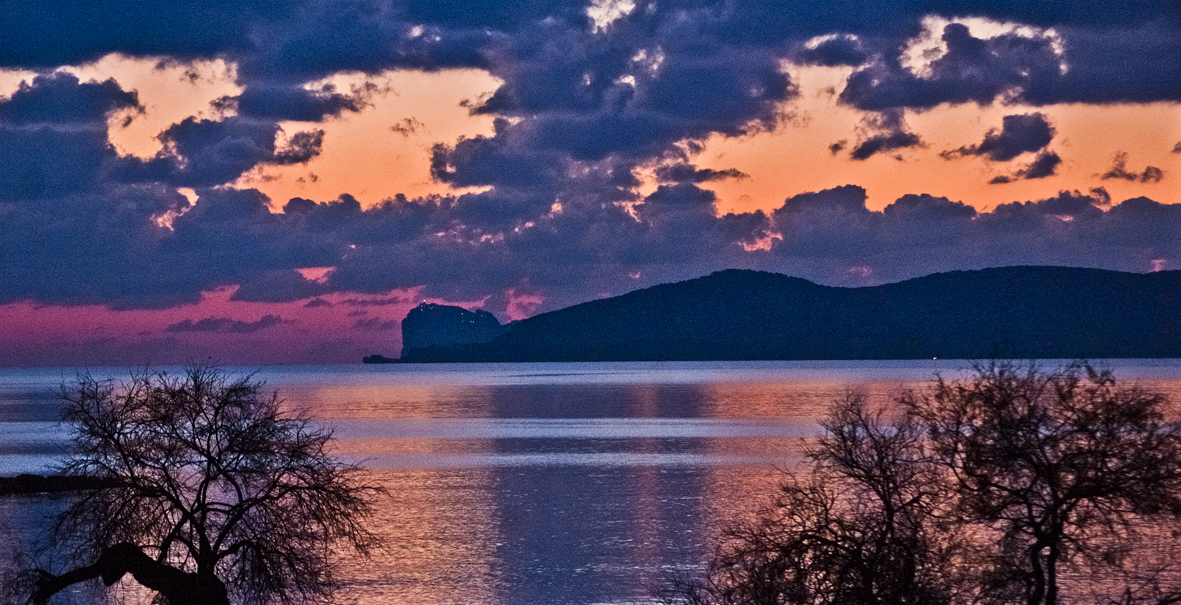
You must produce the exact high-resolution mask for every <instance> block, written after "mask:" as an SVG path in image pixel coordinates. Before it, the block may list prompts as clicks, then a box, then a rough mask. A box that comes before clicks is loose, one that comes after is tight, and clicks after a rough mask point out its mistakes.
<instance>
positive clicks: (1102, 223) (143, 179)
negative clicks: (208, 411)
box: [0, 0, 1181, 366]
mask: <svg viewBox="0 0 1181 605" xmlns="http://www.w3.org/2000/svg"><path fill="white" fill-rule="evenodd" d="M0 15H3V18H0V365H91V366H95V365H107V364H115V365H128V364H130V365H144V364H163V363H177V362H181V363H183V362H185V361H190V360H206V359H213V360H215V361H219V362H224V363H245V364H267V363H279V362H283V363H328V362H345V363H355V362H358V361H359V360H360V357H361V356H362V355H366V354H370V353H383V354H386V355H390V356H396V355H397V354H398V351H399V349H400V346H401V344H400V339H399V322H400V320H401V319H402V317H404V316H405V314H406V312H407V310H408V309H410V308H411V307H413V306H414V305H415V304H417V303H419V302H420V301H422V300H430V301H433V302H446V303H452V304H460V305H462V306H465V307H468V308H476V307H480V308H483V309H486V310H489V311H491V312H492V313H494V314H495V315H496V316H497V317H498V318H499V319H500V320H501V321H507V320H510V319H520V318H523V317H527V316H529V315H532V314H535V313H537V312H541V311H545V310H551V309H556V308H560V307H563V306H566V305H569V304H573V303H577V302H583V301H586V300H591V299H594V298H598V297H604V296H613V295H617V294H622V293H624V292H627V291H630V290H634V289H637V288H641V287H646V286H651V285H655V284H659V283H664V282H669V281H676V280H682V279H688V278H693V277H698V276H701V275H705V274H708V273H710V272H712V271H716V270H719V269H724V268H731V267H739V268H751V269H761V270H767V271H775V272H779V273H785V274H788V275H794V276H799V277H803V278H806V279H809V280H812V281H815V282H817V283H821V284H827V285H835V286H859V285H872V284H879V283H884V282H891V281H898V280H902V279H907V278H911V277H917V276H921V275H926V274H929V273H933V272H938V271H949V270H957V269H977V268H984V267H994V266H1006V265H1031V264H1033V265H1067V266H1080V267H1098V268H1105V269H1116V270H1121V271H1135V272H1147V271H1159V270H1176V269H1181V204H1179V203H1181V2H1177V0H1156V1H1147V2H1131V1H1128V2H1123V1H1120V2H1109V1H1100V0H1039V1H1036V2H1031V1H1028V0H1013V1H1001V2H996V1H988V2H985V1H979V0H959V1H956V0H928V1H922V2H906V1H901V0H882V1H877V2H854V1H851V0H837V1H832V2H812V1H805V0H783V1H780V2H766V1H760V0H654V1H646V0H589V1H588V0H578V1H569V2H558V1H554V2H542V1H533V0H487V1H484V0H481V1H477V2H472V1H464V0H402V1H399V0H389V1H381V0H375V1H367V0H357V1H343V0H307V1H302V2H300V1H287V0H254V1H251V0H232V1H230V0H223V1H215V2H205V3H201V4H200V5H199V7H198V8H193V7H192V6H191V5H190V4H189V3H177V2H148V1H144V0H117V1H109V2H104V1H99V2H92V1H84V0H62V1H60V2H58V1H55V2H43V1H37V0H0Z"/></svg>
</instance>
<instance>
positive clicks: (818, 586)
mask: <svg viewBox="0 0 1181 605" xmlns="http://www.w3.org/2000/svg"><path fill="white" fill-rule="evenodd" d="M823 426H824V428H825V434H824V436H823V437H822V438H820V439H819V441H818V442H817V443H816V444H815V445H814V446H813V447H812V448H810V450H809V452H808V456H809V458H810V459H811V461H812V463H813V466H812V469H811V471H810V472H808V473H806V474H803V475H799V474H796V473H791V472H789V473H787V476H786V478H785V480H784V481H783V483H782V484H781V485H780V491H779V494H778V497H777V498H776V499H775V501H774V503H773V504H772V505H771V506H769V507H768V508H766V509H765V510H763V511H762V512H761V513H760V514H759V515H758V518H757V519H756V520H755V521H754V522H751V523H746V524H736V525H733V526H731V527H729V528H727V529H726V532H725V538H726V541H725V544H724V546H723V547H722V549H721V551H720V552H719V553H718V554H717V556H716V557H715V558H714V559H713V561H712V562H711V564H710V567H709V570H708V572H707V574H706V577H705V578H703V579H699V580H691V581H682V582H678V583H677V584H676V585H675V586H674V587H673V588H671V589H670V590H668V591H665V592H664V593H663V594H662V595H661V596H662V598H663V600H664V601H665V602H666V603H683V604H691V605H705V604H717V605H740V604H741V605H746V604H751V605H754V604H777V605H778V604H783V605H787V604H791V605H813V604H816V605H819V604H832V605H837V604H853V603H878V604H883V605H886V604H896V605H903V604H913V605H941V604H945V603H952V602H954V601H955V600H956V593H957V591H958V590H960V588H961V586H963V585H964V584H965V582H962V581H960V576H961V575H962V574H963V573H964V567H963V566H962V565H960V562H961V561H962V560H963V553H962V552H961V551H962V544H963V542H957V541H953V540H948V539H947V536H948V535H949V533H951V532H954V531H955V528H954V527H950V526H947V527H944V526H940V523H939V520H938V515H936V514H935V510H936V509H938V508H941V507H945V506H946V504H947V494H946V493H944V492H943V491H941V489H940V488H941V486H940V485H939V483H938V482H937V480H936V479H937V476H936V475H935V474H933V473H932V470H933V468H932V466H931V464H930V463H929V461H928V457H927V455H926V452H925V451H924V442H923V439H922V431H921V428H920V427H919V426H917V425H915V424H914V423H912V422H911V421H910V419H909V418H908V417H905V416H902V417H900V418H897V419H895V420H894V421H893V422H889V423H887V422H883V419H882V416H881V412H880V411H879V412H877V413H871V412H870V411H869V410H867V408H866V405H865V403H864V401H863V399H862V398H861V397H860V396H857V395H854V394H849V395H847V396H846V397H845V398H844V399H842V400H840V401H838V402H837V403H836V404H834V407H833V408H832V410H831V411H830V415H829V417H828V419H827V420H826V421H825V422H824V423H823Z"/></svg>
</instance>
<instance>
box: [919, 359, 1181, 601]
mask: <svg viewBox="0 0 1181 605" xmlns="http://www.w3.org/2000/svg"><path fill="white" fill-rule="evenodd" d="M901 403H902V404H903V405H904V406H905V407H906V409H907V411H908V414H909V415H910V416H912V417H914V418H915V419H916V422H920V423H921V424H923V425H924V426H925V427H926V431H927V434H928V436H929V438H930V440H931V450H932V454H933V456H934V457H933V460H934V461H935V463H937V464H939V465H941V466H943V467H944V468H946V469H947V470H948V471H949V473H950V476H951V481H952V482H953V485H952V486H950V487H951V489H953V490H954V491H955V492H956V494H957V496H958V499H959V507H958V512H959V514H960V516H961V521H962V522H964V523H972V524H977V525H978V526H979V527H977V528H976V531H977V533H980V534H985V533H987V530H988V529H992V530H995V531H994V532H993V534H999V535H996V536H995V537H996V541H995V544H996V549H995V550H994V556H993V557H992V561H991V563H992V569H991V573H990V575H989V577H988V578H986V580H987V581H986V583H985V585H984V587H983V588H984V589H985V595H986V596H987V595H988V594H989V593H992V594H993V595H994V600H996V601H999V602H1012V601H1013V600H1016V599H1014V597H1018V596H1019V598H1020V600H1022V601H1024V602H1026V603H1028V604H1029V605H1043V604H1044V605H1055V604H1056V603H1059V602H1061V599H1060V597H1059V591H1060V586H1061V584H1062V577H1061V575H1060V571H1061V568H1062V566H1063V564H1064V563H1067V562H1070V561H1071V560H1072V559H1074V558H1075V557H1076V556H1078V555H1086V556H1087V557H1088V559H1089V560H1091V561H1099V562H1102V561H1107V562H1108V563H1110V565H1109V566H1110V567H1115V566H1116V564H1117V563H1118V559H1119V557H1118V556H1117V555H1119V554H1120V552H1121V549H1122V548H1123V547H1124V542H1126V541H1127V540H1129V539H1131V538H1134V537H1135V535H1136V533H1137V532H1138V531H1143V530H1144V529H1147V528H1150V527H1151V528H1155V529H1152V531H1160V530H1161V529H1162V527H1161V526H1160V524H1161V522H1162V521H1170V522H1171V521H1172V520H1174V519H1175V518H1176V517H1177V516H1178V515H1181V431H1179V430H1178V427H1177V425H1176V423H1172V422H1166V421H1165V418H1164V414H1163V408H1164V405H1165V403H1166V399H1165V397H1164V396H1163V395H1161V394H1157V393H1149V392H1146V391H1145V390H1143V389H1141V388H1139V387H1136V386H1124V385H1117V384H1116V381H1115V379H1114V377H1113V376H1112V374H1111V372H1110V371H1098V370H1096V369H1094V368H1092V367H1091V366H1089V365H1086V364H1071V365H1068V366H1066V367H1064V368H1062V369H1059V370H1056V371H1043V370H1042V369H1040V368H1039V367H1038V366H1037V365H1036V364H1028V365H1019V364H1017V363H1013V362H992V363H990V364H986V365H979V366H977V367H976V368H975V372H974V375H973V376H972V377H970V378H967V379H964V380H952V381H947V380H944V379H942V378H940V379H938V380H937V381H936V383H935V385H934V388H933V389H931V390H930V391H928V392H918V393H910V394H907V395H905V396H904V397H902V398H901ZM1165 527H1166V528H1167V527H1175V525H1174V524H1170V523H1166V525H1165ZM1125 554H1126V553H1125ZM1014 588H1016V589H1017V590H1014ZM1158 593H1159V591H1158ZM1168 593H1169V591H1166V593H1163V594H1162V596H1160V597H1159V598H1158V599H1157V600H1162V601H1167V600H1168V599H1170V598H1171V596H1169V594H1168ZM1127 598H1128V599H1130V598H1131V596H1130V593H1128V597H1127Z"/></svg>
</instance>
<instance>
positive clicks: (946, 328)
mask: <svg viewBox="0 0 1181 605" xmlns="http://www.w3.org/2000/svg"><path fill="white" fill-rule="evenodd" d="M407 353H408V354H404V355H403V359H404V360H406V361H608V360H612V361H624V360H743V359H918V358H927V357H949V358H987V357H1041V358H1075V357H1094V358H1100V357H1181V271H1166V272H1159V273H1150V274H1139V273H1122V272H1116V271H1104V270H1098V269H1074V268H1064V267H1005V268H999V269H985V270H980V271H956V272H950V273H940V274H935V275H929V276H926V277H921V278H917V279H912V280H907V281H904V282H899V283H895V284H886V285H882V286H874V287H866V288H833V287H827V286H820V285H817V284H814V283H812V282H809V281H806V280H803V279H798V278H793V277H787V276H784V275H779V274H775V273H764V272H758V271H743V270H728V271H721V272H718V273H714V274H712V275H708V276H706V277H701V278H698V279H693V280H689V281H684V282H679V283H674V284H665V285H661V286H655V287H652V288H647V289H644V290H637V291H635V292H631V293H628V294H625V295H623V296H618V297H614V298H609V299H604V300H596V301H592V302H588V303H583V304H580V305H575V306H572V307H568V308H565V309H561V310H558V311H553V312H550V313H543V314H541V315H538V316H535V317H532V318H529V319H526V320H522V321H519V322H516V323H513V324H511V326H509V329H508V331H507V332H506V333H504V334H502V335H500V336H498V337H497V338H495V339H494V340H492V341H491V342H489V343H484V344H469V345H460V346H454V347H431V348H421V349H411V350H409V351H408V352H407Z"/></svg>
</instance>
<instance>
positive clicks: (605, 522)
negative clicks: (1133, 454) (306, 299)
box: [0, 360, 1181, 605]
mask: <svg viewBox="0 0 1181 605" xmlns="http://www.w3.org/2000/svg"><path fill="white" fill-rule="evenodd" d="M1050 363H1051V364H1052V362H1050ZM967 365H968V364H967V362H963V361H949V360H938V361H936V360H930V361H921V362H909V361H908V362H742V363H726V362H703V363H586V364H489V365H407V366H402V365H388V366H305V367H292V366H277V367H265V368H261V369H257V368H256V369H250V368H242V369H233V370H234V371H246V372H249V371H254V372H255V376H256V378H258V379H260V380H263V381H265V382H266V383H267V386H268V387H269V388H271V389H275V390H277V391H278V392H279V393H280V395H281V396H282V397H283V399H285V400H286V402H287V404H288V405H290V406H292V407H298V408H303V409H307V410H308V411H310V412H311V413H312V414H313V415H314V416H316V417H317V418H319V419H321V420H322V422H324V423H325V424H326V425H327V426H329V427H331V428H333V429H334V431H335V435H336V447H337V452H336V453H337V454H338V455H340V456H342V457H344V458H347V459H349V460H352V461H358V462H360V463H362V464H363V465H365V466H366V467H368V468H370V469H372V472H373V473H374V475H375V477H376V478H377V479H378V480H379V481H380V482H382V483H384V484H385V485H386V486H387V487H388V488H389V490H390V498H389V499H388V500H384V501H382V502H381V503H380V505H379V514H378V517H377V519H376V523H377V525H376V527H375V529H376V531H377V532H378V533H379V534H380V535H382V536H383V537H384V538H385V541H386V545H387V549H386V551H385V552H383V553H379V554H378V555H377V556H375V557H374V558H372V559H369V560H364V561H355V562H352V563H351V564H350V566H349V568H348V569H347V576H348V578H347V583H348V591H349V593H350V594H351V595H353V596H355V597H356V598H357V600H358V601H360V602H363V603H379V604H387V603H388V604H395V603H397V604H403V603H404V604H415V605H434V604H504V605H532V604H537V605H542V604H544V605H557V604H576V603H577V604H591V603H604V604H607V603H610V604H624V603H647V602H651V598H650V597H649V595H650V591H651V588H652V587H654V586H658V585H660V584H662V583H663V582H665V581H666V580H667V578H669V577H671V576H674V575H677V574H693V573H696V572H699V571H700V570H701V569H702V566H703V564H704V562H705V560H706V557H707V555H708V552H709V549H710V547H711V545H712V544H713V543H714V541H715V540H716V539H717V532H718V529H719V527H720V526H722V525H723V524H725V523H727V522H728V521H732V520H735V519H740V518H742V517H743V516H745V515H749V514H751V513H752V512H753V511H754V510H756V509H757V507H758V506H759V505H760V504H762V503H764V502H766V501H767V499H768V498H769V497H770V495H771V494H772V493H773V490H774V489H775V486H776V483H777V481H778V480H779V476H780V473H781V470H780V469H784V468H790V467H792V466H793V465H795V464H797V463H798V462H799V460H800V456H801V453H802V446H803V442H804V440H806V439H808V438H809V437H811V436H814V435H816V434H817V432H818V424H817V423H818V421H819V419H820V418H822V417H823V415H824V411H825V409H826V407H827V406H828V404H829V402H831V401H832V400H833V399H834V398H836V397H839V396H840V395H841V394H842V393H843V392H845V391H847V390H855V391H860V392H862V393H864V394H865V395H866V396H868V397H869V398H870V400H871V401H878V402H882V403H886V402H889V401H891V400H892V398H893V397H894V396H896V395H897V394H898V393H899V392H901V391H902V390H903V389H906V388H921V387H922V386H923V384H924V383H926V382H927V381H928V380H930V379H931V378H932V376H933V375H934V374H935V373H936V372H938V373H941V374H942V375H943V376H945V377H955V376H956V375H958V374H959V373H960V372H962V371H963V370H964V369H965V368H966V366H967ZM1100 365H1104V366H1107V367H1110V368H1111V369H1113V370H1114V371H1115V373H1116V376H1117V378H1120V379H1125V380H1131V381H1136V382H1139V383H1141V384H1143V385H1145V386H1147V387H1150V388H1153V389H1156V390H1160V391H1163V392H1166V393H1168V394H1169V395H1170V396H1171V398H1172V400H1173V401H1174V403H1176V404H1181V360H1109V361H1105V362H1103V363H1102V364H1100ZM91 374H92V375H94V376H113V377H126V376H128V375H129V371H128V370H126V369H107V368H103V369H96V370H91ZM75 376H76V370H72V369H44V368H37V369H0V475H11V474H15V473H19V472H42V473H43V472H47V471H48V470H49V469H50V468H51V467H52V466H53V464H54V463H55V461H56V460H58V458H59V456H60V455H61V451H62V443H63V441H64V439H65V434H64V433H63V432H62V429H61V428H60V427H58V425H57V423H56V419H57V416H58V413H59V410H60V403H59V401H58V398H57V396H56V394H55V389H56V388H57V387H59V386H60V385H61V384H62V383H63V382H70V381H71V380H73V379H74V378H75ZM58 506H60V500H54V499H52V498H3V499H0V550H3V549H4V548H6V546H5V545H14V544H19V543H21V542H22V541H26V540H28V539H29V538H30V537H31V536H32V535H34V534H35V533H36V532H37V531H38V530H39V529H40V528H41V527H43V526H44V524H45V523H46V518H47V515H48V514H50V513H51V512H52V511H53V510H55V509H56V507H58ZM9 560H10V556H9V552H7V551H5V552H0V567H3V566H4V565H5V564H7V561H9ZM132 600H135V599H132Z"/></svg>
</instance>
